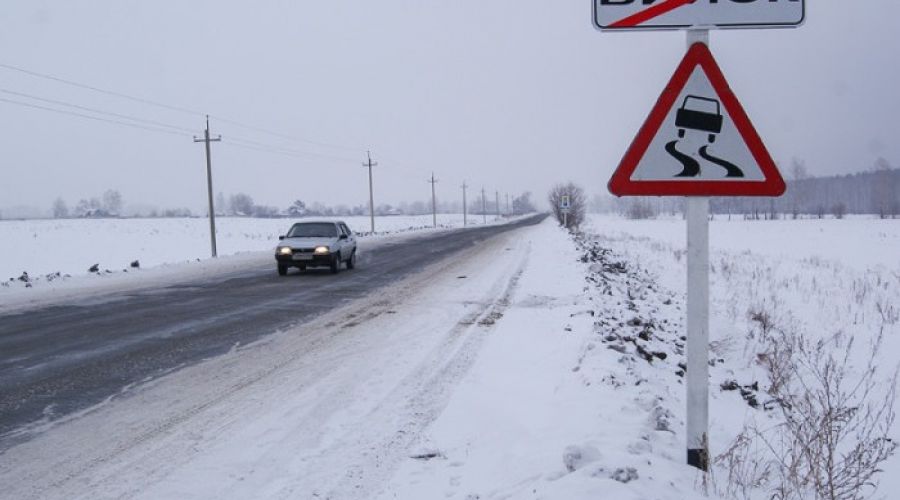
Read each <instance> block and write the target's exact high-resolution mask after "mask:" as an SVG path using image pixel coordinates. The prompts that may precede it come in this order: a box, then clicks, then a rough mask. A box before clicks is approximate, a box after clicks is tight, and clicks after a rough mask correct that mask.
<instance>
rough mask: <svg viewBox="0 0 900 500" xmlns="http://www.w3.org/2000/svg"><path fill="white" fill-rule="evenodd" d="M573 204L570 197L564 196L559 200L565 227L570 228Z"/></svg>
mask: <svg viewBox="0 0 900 500" xmlns="http://www.w3.org/2000/svg"><path fill="white" fill-rule="evenodd" d="M571 206H572V202H571V201H570V198H569V195H567V194H564V195H562V197H561V198H560V200H559V209H560V211H561V212H562V214H563V227H565V228H568V227H569V210H571Z"/></svg>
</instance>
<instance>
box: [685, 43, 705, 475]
mask: <svg viewBox="0 0 900 500" xmlns="http://www.w3.org/2000/svg"><path fill="white" fill-rule="evenodd" d="M695 42H700V43H706V44H708V43H709V31H706V30H699V31H688V32H687V48H688V49H690V48H691V46H692V45H693V44H694V43H695ZM686 202H687V204H686V212H685V218H686V219H687V353H686V354H687V363H686V364H687V370H686V373H685V378H686V384H687V463H688V465H692V466H694V467H697V468H698V469H700V470H704V471H705V470H709V438H708V429H709V197H707V196H692V197H688V198H687V199H686Z"/></svg>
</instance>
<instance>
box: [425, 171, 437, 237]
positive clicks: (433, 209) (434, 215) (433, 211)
mask: <svg viewBox="0 0 900 500" xmlns="http://www.w3.org/2000/svg"><path fill="white" fill-rule="evenodd" d="M427 182H428V183H430V184H431V218H432V225H433V226H434V227H437V198H436V197H435V195H434V185H435V184H437V180H436V179H435V178H434V172H432V173H431V180H430V181H427Z"/></svg>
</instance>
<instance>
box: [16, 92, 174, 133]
mask: <svg viewBox="0 0 900 500" xmlns="http://www.w3.org/2000/svg"><path fill="white" fill-rule="evenodd" d="M0 102H5V103H9V104H15V105H17V106H24V107H27V108H34V109H41V110H44V111H50V112H52V113H59V114H63V115H69V116H77V117H79V118H85V119H88V120H95V121H98V122H105V123H112V124H115V125H123V126H126V127H132V128H139V129H142V130H149V131H151V132H159V133H161V134H169V135H177V136H179V137H184V135H185V134H183V133H181V132H174V131H172V130H167V129H163V128H156V127H148V126H145V125H139V124H137V123H129V122H123V121H119V120H110V119H108V118H100V117H99V116H91V115H86V114H84V113H76V112H74V111H66V110H64V109H56V108H49V107H47V106H41V105H40V104H32V103H27V102H21V101H15V100H12V99H4V98H2V97H0Z"/></svg>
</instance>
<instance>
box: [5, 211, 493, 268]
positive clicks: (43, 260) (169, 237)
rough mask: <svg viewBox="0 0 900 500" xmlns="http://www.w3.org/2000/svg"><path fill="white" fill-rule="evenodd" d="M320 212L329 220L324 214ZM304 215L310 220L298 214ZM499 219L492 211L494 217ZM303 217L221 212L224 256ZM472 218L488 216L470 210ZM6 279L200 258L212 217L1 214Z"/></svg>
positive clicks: (402, 221)
mask: <svg viewBox="0 0 900 500" xmlns="http://www.w3.org/2000/svg"><path fill="white" fill-rule="evenodd" d="M316 219H328V218H327V217H321V218H320V217H317V218H316ZM335 219H341V220H344V221H345V222H347V224H348V225H349V226H350V228H351V229H353V230H354V231H356V232H357V233H361V235H362V236H364V237H368V236H369V235H368V231H369V226H370V223H369V218H368V217H340V218H335ZM297 220H302V219H297ZM493 220H494V218H493V217H490V216H489V217H488V223H491V222H492V221H493ZM294 221H295V219H255V218H246V217H219V218H217V219H216V233H217V236H218V240H217V247H218V253H219V255H222V256H226V255H233V254H237V253H241V252H254V251H264V250H265V251H268V250H271V249H273V248H274V247H275V245H276V244H277V243H278V236H279V235H282V234H284V233H285V232H286V231H287V229H288V228H290V225H291V224H292V223H293V222H294ZM468 222H469V224H472V225H479V224H481V223H482V218H481V217H480V216H471V215H470V216H469V218H468ZM462 224H463V216H462V214H458V215H457V214H440V215H439V216H438V225H439V229H445V228H450V227H461V226H462ZM431 226H432V218H431V216H430V215H427V216H395V217H377V218H376V220H375V232H376V236H386V235H393V234H398V233H405V232H409V231H430V230H433V229H432V227H431ZM0 241H3V242H4V244H3V246H2V247H0V281H6V280H8V279H9V278H18V277H19V276H21V275H22V272H23V271H24V272H27V273H28V274H29V275H31V276H32V277H33V278H35V279H40V278H42V277H45V276H46V275H47V274H51V273H56V272H59V273H61V274H63V275H65V274H68V275H71V276H79V275H83V274H87V273H88V269H89V268H90V267H91V266H93V265H94V264H99V265H100V270H101V271H104V270H106V269H109V270H111V271H121V270H122V269H129V265H130V264H131V262H132V261H135V260H138V261H140V264H141V267H155V266H158V265H160V264H172V263H179V262H186V261H195V260H197V259H207V258H209V253H210V248H209V246H210V243H209V221H208V220H207V219H204V218H183V219H161V218H160V219H47V220H24V221H18V220H0Z"/></svg>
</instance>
